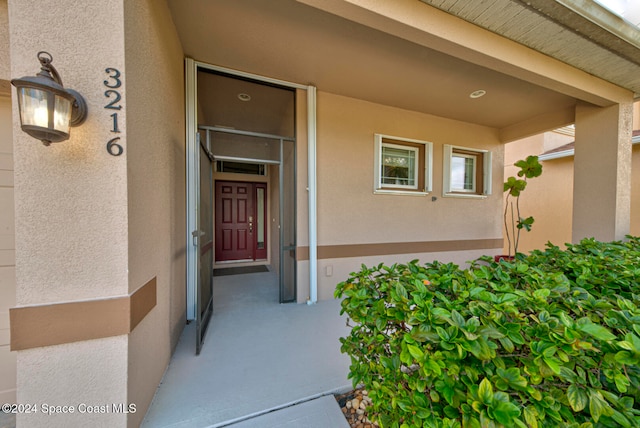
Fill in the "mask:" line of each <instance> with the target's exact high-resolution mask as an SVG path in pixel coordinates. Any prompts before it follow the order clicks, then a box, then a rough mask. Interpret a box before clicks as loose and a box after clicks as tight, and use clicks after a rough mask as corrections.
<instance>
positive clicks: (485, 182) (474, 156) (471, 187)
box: [443, 144, 491, 197]
mask: <svg viewBox="0 0 640 428" xmlns="http://www.w3.org/2000/svg"><path fill="white" fill-rule="evenodd" d="M443 174H444V176H443V193H444V196H460V197H478V196H480V197H484V196H486V195H490V194H491V152H489V151H487V150H475V149H469V148H465V147H456V146H451V145H448V144H445V146H444V168H443Z"/></svg>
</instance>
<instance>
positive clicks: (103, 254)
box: [8, 0, 128, 427]
mask: <svg viewBox="0 0 640 428" xmlns="http://www.w3.org/2000/svg"><path fill="white" fill-rule="evenodd" d="M122 3H123V2H122V1H118V0H106V1H100V2H88V3H83V5H82V7H78V3H77V2H75V1H73V0H44V1H40V2H38V5H37V7H33V4H32V3H31V2H24V1H19V0H9V2H8V6H9V32H10V46H11V48H10V56H11V77H20V76H25V75H33V74H34V73H36V72H37V71H38V69H39V64H38V61H37V59H36V53H37V52H38V51H40V50H46V51H49V52H50V53H51V55H52V56H53V64H54V65H55V66H56V68H57V69H58V71H59V73H60V75H61V76H62V78H63V82H64V83H65V85H66V86H67V87H70V88H73V89H75V90H77V91H79V92H80V93H82V94H83V95H84V97H85V98H86V101H87V104H88V108H89V112H90V113H89V116H88V118H87V121H86V122H85V124H84V125H83V126H82V127H79V128H74V129H72V132H71V138H70V139H69V140H68V141H67V142H65V143H61V144H56V145H53V146H52V147H45V146H43V145H42V144H41V143H40V142H39V141H36V140H34V139H33V138H31V137H29V136H28V135H26V134H25V133H23V132H22V131H21V130H20V127H19V120H18V117H17V114H18V112H17V106H15V105H14V106H13V132H14V137H13V140H14V168H15V201H16V206H15V209H16V243H17V245H16V281H17V289H16V304H17V305H18V306H24V305H37V304H47V303H59V302H66V301H77V300H85V299H95V298H104V297H111V296H118V295H120V296H121V295H126V294H127V292H128V275H127V268H128V267H127V263H128V254H127V253H128V249H127V230H128V227H127V193H126V191H127V189H126V174H127V165H126V156H125V157H121V158H114V157H112V156H110V155H109V154H108V153H107V152H106V150H105V144H106V141H107V140H108V138H110V137H109V136H110V133H109V128H110V125H111V118H110V116H109V115H110V114H111V112H110V111H108V110H105V109H103V106H104V104H105V97H104V90H105V88H104V86H103V81H104V79H105V72H104V70H105V68H106V67H115V68H118V69H121V70H124V65H125V64H124V30H123V25H124V24H123V4H122ZM96 16H100V19H95V17H96ZM51 22H64V23H65V25H60V26H58V25H46V27H47V31H42V27H43V25H45V23H51ZM123 96H124V94H123ZM125 98H126V96H125ZM123 104H124V105H126V99H125V100H123ZM125 108H126V107H125ZM122 119H124V118H122ZM121 127H123V128H125V127H126V124H125V123H124V122H121ZM17 360H18V377H17V389H18V392H17V399H18V402H21V403H27V402H33V401H34V400H37V402H38V403H39V404H44V403H48V404H56V405H78V404H79V403H95V404H99V403H109V402H111V401H114V402H116V403H120V402H123V401H126V399H127V369H126V367H127V337H126V336H115V337H109V338H104V339H96V340H92V341H86V342H76V343H69V344H65V345H58V346H49V347H44V348H35V349H30V350H26V351H20V352H18V358H17ZM80 420H81V421H82V424H83V425H85V426H118V425H122V424H123V423H125V422H126V415H125V414H114V413H112V414H107V415H100V414H97V415H96V414H90V415H89V414H84V415H79V414H77V413H76V414H63V415H57V416H56V417H55V418H52V417H50V416H48V415H46V414H43V413H42V412H40V413H38V414H31V415H25V414H21V415H18V417H17V421H18V425H19V426H29V427H53V426H77V425H78V424H79V423H80V422H79V421H80Z"/></svg>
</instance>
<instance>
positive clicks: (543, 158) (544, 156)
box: [538, 135, 640, 161]
mask: <svg viewBox="0 0 640 428" xmlns="http://www.w3.org/2000/svg"><path fill="white" fill-rule="evenodd" d="M639 143H640V135H636V136H634V137H633V138H631V144H639ZM575 152H576V150H575V149H568V150H562V151H559V152H551V153H543V154H541V155H538V160H541V161H548V160H552V159H559V158H566V157H570V156H573V155H575Z"/></svg>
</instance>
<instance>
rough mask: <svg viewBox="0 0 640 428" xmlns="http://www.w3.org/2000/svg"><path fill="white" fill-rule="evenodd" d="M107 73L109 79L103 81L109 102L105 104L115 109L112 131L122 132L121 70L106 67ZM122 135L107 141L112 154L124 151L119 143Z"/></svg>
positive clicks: (106, 106)
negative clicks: (119, 115)
mask: <svg viewBox="0 0 640 428" xmlns="http://www.w3.org/2000/svg"><path fill="white" fill-rule="evenodd" d="M104 71H105V73H107V79H106V80H105V81H104V82H103V83H104V86H105V87H106V88H107V90H106V91H104V96H105V97H106V98H107V101H108V102H107V104H106V105H105V106H104V108H105V109H108V110H114V112H113V113H112V114H111V129H110V131H111V132H113V133H116V134H119V133H120V128H118V112H119V111H120V110H122V106H121V105H120V100H121V99H122V96H121V95H120V91H118V89H119V88H120V86H122V81H121V80H120V76H121V74H120V71H119V70H118V69H117V68H111V67H109V68H106V69H105V70H104ZM119 141H120V137H113V138H112V139H110V140H109V141H107V152H109V154H110V155H112V156H120V155H121V154H122V152H124V147H122V145H121V144H120V143H119Z"/></svg>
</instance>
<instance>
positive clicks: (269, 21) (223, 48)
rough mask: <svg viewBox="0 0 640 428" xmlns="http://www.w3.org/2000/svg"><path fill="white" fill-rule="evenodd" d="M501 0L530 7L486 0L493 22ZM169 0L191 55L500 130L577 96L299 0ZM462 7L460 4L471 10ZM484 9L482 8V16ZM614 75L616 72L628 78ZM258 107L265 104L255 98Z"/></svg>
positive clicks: (568, 103) (553, 110) (557, 108)
mask: <svg viewBox="0 0 640 428" xmlns="http://www.w3.org/2000/svg"><path fill="white" fill-rule="evenodd" d="M415 1H416V2H417V3H419V0H415ZM424 2H426V3H438V6H439V7H443V8H445V9H446V10H447V11H448V12H449V13H453V12H452V10H453V9H455V7H454V6H455V5H456V4H457V3H459V4H461V5H465V4H476V2H466V1H458V2H457V3H456V1H454V0H451V1H448V2H447V1H442V0H441V1H436V0H424ZM500 2H506V3H509V4H511V3H513V4H518V5H520V6H518V7H520V8H521V9H526V8H525V6H523V5H522V4H520V2H519V1H517V0H495V1H493V2H492V1H487V2H482V5H483V7H484V5H487V4H489V5H490V6H491V7H493V8H496V9H489V11H488V12H489V14H490V15H492V16H494V18H495V21H496V22H497V21H498V20H500V19H505V18H501V16H502V15H498V14H497V12H496V11H497V10H498V9H499V8H500V7H501V5H500ZM168 3H169V7H170V9H171V12H172V15H173V19H174V22H175V25H176V28H177V31H178V34H179V37H180V39H181V42H182V46H183V49H184V51H185V54H186V55H187V56H189V57H192V58H194V59H196V60H198V61H202V62H206V63H210V64H214V65H220V66H224V67H228V68H232V69H236V70H241V71H245V72H250V73H256V74H260V75H264V76H268V77H272V78H277V79H282V80H286V81H291V82H295V83H302V84H313V85H315V86H317V87H318V89H319V90H320V91H325V92H330V93H334V94H339V95H344V96H348V97H353V98H358V99H363V100H367V101H371V102H375V103H380V104H384V105H389V106H395V107H399V108H403V109H407V110H412V111H418V112H424V113H428V114H433V115H437V116H441V117H447V118H451V119H455V120H461V121H465V122H470V123H476V124H480V125H485V126H490V127H494V128H497V129H505V128H509V127H513V126H516V125H517V124H520V123H525V122H527V121H530V120H531V119H532V118H535V117H541V116H544V115H549V114H550V113H556V112H562V111H567V109H571V108H572V107H573V106H574V105H575V103H576V99H575V98H573V97H571V96H568V95H566V94H561V93H559V92H555V91H553V90H551V89H548V88H544V87H542V86H538V85H536V84H533V83H530V82H527V81H524V80H521V79H518V78H515V77H512V76H510V75H507V74H504V73H501V72H498V71H495V70H490V69H488V68H485V67H482V66H480V65H477V64H473V63H470V62H467V61H463V60H461V59H458V58H455V57H453V56H450V55H447V54H446V53H443V52H439V51H436V50H433V49H430V48H428V47H425V46H423V45H419V44H417V43H413V42H411V41H408V40H406V39H403V38H400V37H396V36H394V35H391V34H388V33H386V32H384V31H380V30H377V29H374V28H371V27H369V26H366V25H362V24H359V23H356V22H353V21H351V20H348V19H345V18H342V17H339V16H336V15H334V14H331V13H327V12H324V11H322V10H319V9H317V8H314V7H311V6H308V5H305V4H301V3H300V2H298V1H295V0H278V1H256V0H216V1H206V2H203V1H198V0H168ZM447 6H450V7H449V9H447ZM503 6H504V5H503ZM424 7H429V6H427V5H426V4H425V5H424ZM460 9H461V10H460V13H462V12H463V11H464V10H465V8H460ZM527 10H529V9H527ZM476 12H477V11H476ZM521 13H525V12H524V11H521ZM527 13H532V14H533V15H534V16H533V17H532V18H531V19H534V18H536V17H540V15H539V14H536V13H533V12H530V11H529V12H527ZM483 16H485V15H484V14H480V15H479V17H478V19H480V18H482V17H483ZM541 19H542V18H541ZM543 20H544V19H543ZM495 31H499V30H495ZM549 37H553V36H552V35H550V36H549ZM581 40H583V39H581ZM565 43H566V42H565ZM585 49H586V48H585ZM605 50H606V49H605ZM632 51H633V52H635V51H637V49H635V51H634V50H632ZM584 52H585V51H583V53H584ZM607 52H608V51H607ZM578 56H579V55H578ZM614 56H616V57H618V55H617V54H616V55H614ZM607 58H608V57H607ZM605 60H606V58H605ZM624 61H625V63H624V66H625V67H627V66H628V67H630V68H631V69H633V70H636V69H637V68H638V66H637V65H636V64H635V63H632V62H630V61H628V60H626V59H625V60H624ZM567 62H568V61H567ZM627 63H628V64H627ZM616 67H618V72H617V73H618V74H621V73H622V74H625V76H627V78H629V76H630V74H629V73H626V72H621V71H620V70H619V68H624V67H620V66H619V65H615V66H614V65H612V66H611V70H612V71H611V72H612V73H613V72H614V71H615V70H614V69H616ZM636 75H638V76H640V73H637V72H636ZM614 77H615V76H614ZM614 77H611V78H610V79H609V80H610V81H612V82H614V83H616V84H619V85H622V84H623V81H622V80H615V79H614ZM625 85H626V86H625V87H626V88H629V89H631V86H629V85H628V84H626V83H625ZM633 88H635V86H633ZM479 89H483V90H485V91H487V95H485V96H484V97H482V98H478V99H472V98H470V97H469V95H470V94H471V93H472V92H473V91H476V90H479ZM239 91H240V89H239ZM231 96H234V95H233V94H232V95H231ZM210 99H211V100H212V101H211V102H216V103H228V102H231V100H226V99H222V97H219V96H218V97H213V96H212V97H211V98H210ZM255 108H256V109H260V108H261V107H260V106H259V105H257V104H256V105H255ZM221 125H224V124H221ZM278 125H279V124H275V125H274V126H278ZM238 126H242V125H238Z"/></svg>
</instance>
